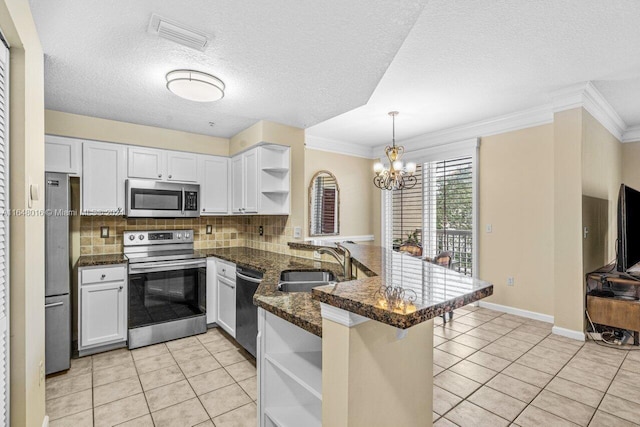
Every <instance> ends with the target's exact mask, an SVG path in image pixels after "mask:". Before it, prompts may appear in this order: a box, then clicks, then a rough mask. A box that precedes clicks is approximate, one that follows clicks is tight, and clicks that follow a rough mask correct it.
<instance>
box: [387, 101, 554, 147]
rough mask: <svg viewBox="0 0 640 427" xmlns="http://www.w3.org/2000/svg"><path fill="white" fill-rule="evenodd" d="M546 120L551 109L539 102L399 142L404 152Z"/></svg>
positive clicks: (502, 131)
mask: <svg viewBox="0 0 640 427" xmlns="http://www.w3.org/2000/svg"><path fill="white" fill-rule="evenodd" d="M549 123H553V109H552V107H551V106H550V105H542V106H539V107H534V108H529V109H527V110H523V111H518V112H516V113H510V114H505V115H502V116H497V117H493V118H490V119H487V120H481V121H477V122H473V123H469V124H466V125H462V126H457V127H454V128H450V129H445V130H441V131H436V132H431V133H425V134H422V135H418V136H415V137H412V138H409V139H405V140H402V141H399V143H400V144H401V145H403V146H404V148H405V150H406V151H416V150H420V149H422V148H429V147H433V146H438V145H444V144H450V143H453V142H459V141H463V140H469V139H473V138H479V137H482V136H490V135H498V134H501V133H506V132H512V131H515V130H520V129H526V128H530V127H534V126H540V125H544V124H549ZM382 151H384V146H378V147H375V148H374V152H382Z"/></svg>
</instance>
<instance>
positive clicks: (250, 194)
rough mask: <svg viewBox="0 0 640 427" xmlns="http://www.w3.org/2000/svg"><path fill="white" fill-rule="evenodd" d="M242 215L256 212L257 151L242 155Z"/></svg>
mask: <svg viewBox="0 0 640 427" xmlns="http://www.w3.org/2000/svg"><path fill="white" fill-rule="evenodd" d="M243 156H244V162H243V163H244V206H243V208H244V211H243V212H244V213H257V212H258V149H257V148H255V149H253V150H250V151H247V152H246V153H244V155H243Z"/></svg>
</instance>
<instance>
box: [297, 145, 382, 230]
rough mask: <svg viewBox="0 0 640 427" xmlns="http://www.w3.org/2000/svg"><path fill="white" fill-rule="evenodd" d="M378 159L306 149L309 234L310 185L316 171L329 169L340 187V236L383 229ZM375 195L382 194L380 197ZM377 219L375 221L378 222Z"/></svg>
mask: <svg viewBox="0 0 640 427" xmlns="http://www.w3.org/2000/svg"><path fill="white" fill-rule="evenodd" d="M373 163H374V160H371V159H363V158H361V157H354V156H347V155H345V154H338V153H329V152H326V151H319V150H312V149H306V151H305V180H304V182H305V185H306V190H305V192H304V196H305V199H304V204H305V207H306V208H305V220H304V224H305V235H307V236H308V235H309V184H310V183H311V179H312V178H313V175H315V173H316V172H318V171H321V170H328V171H330V172H331V173H333V174H334V175H335V176H336V179H337V180H338V186H339V188H340V235H341V236H360V235H368V234H375V231H378V232H379V230H380V223H379V220H380V219H379V216H376V215H374V208H373V206H374V203H375V202H376V200H377V203H378V204H377V206H376V207H377V210H378V211H379V210H380V205H379V204H380V198H379V193H380V190H378V189H377V188H376V187H375V186H374V185H373V182H372V177H373ZM374 196H378V197H377V198H376V197H374ZM374 221H375V222H374Z"/></svg>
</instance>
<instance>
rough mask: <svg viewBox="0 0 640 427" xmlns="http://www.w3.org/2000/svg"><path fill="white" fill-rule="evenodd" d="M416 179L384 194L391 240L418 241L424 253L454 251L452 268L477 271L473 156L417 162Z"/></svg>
mask: <svg viewBox="0 0 640 427" xmlns="http://www.w3.org/2000/svg"><path fill="white" fill-rule="evenodd" d="M416 175H417V178H418V183H417V184H416V186H415V187H413V188H410V189H403V190H396V191H393V192H389V193H391V194H388V195H386V196H385V205H386V209H385V212H386V216H385V230H384V231H385V236H386V239H387V246H388V247H391V246H393V247H394V249H396V250H398V249H400V246H401V245H403V244H405V245H406V244H413V245H415V244H417V245H419V246H420V247H421V248H422V257H423V258H424V257H429V258H434V257H435V256H437V255H438V254H439V253H441V252H443V251H450V252H452V253H453V264H452V268H454V269H456V270H458V271H460V272H461V273H464V274H467V275H472V274H473V212H474V210H473V200H474V194H473V158H472V157H471V156H464V157H459V156H458V157H455V158H450V159H445V160H438V161H432V162H426V163H423V164H419V165H418V167H417V170H416Z"/></svg>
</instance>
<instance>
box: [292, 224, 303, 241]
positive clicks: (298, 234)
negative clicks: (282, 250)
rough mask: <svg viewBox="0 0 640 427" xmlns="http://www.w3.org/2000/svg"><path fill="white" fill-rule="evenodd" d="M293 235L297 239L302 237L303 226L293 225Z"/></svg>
mask: <svg viewBox="0 0 640 427" xmlns="http://www.w3.org/2000/svg"><path fill="white" fill-rule="evenodd" d="M293 237H294V238H295V239H299V238H301V237H302V227H293Z"/></svg>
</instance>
